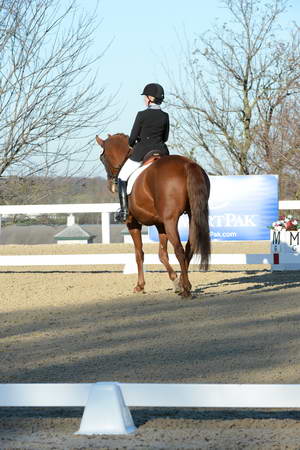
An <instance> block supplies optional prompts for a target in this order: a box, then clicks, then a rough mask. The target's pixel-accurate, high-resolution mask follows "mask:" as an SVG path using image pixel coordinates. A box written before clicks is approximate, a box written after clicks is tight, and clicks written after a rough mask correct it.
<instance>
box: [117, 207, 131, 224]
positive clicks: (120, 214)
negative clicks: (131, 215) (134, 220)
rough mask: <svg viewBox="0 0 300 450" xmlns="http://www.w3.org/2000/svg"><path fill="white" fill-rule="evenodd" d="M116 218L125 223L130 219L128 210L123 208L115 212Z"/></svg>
mask: <svg viewBox="0 0 300 450" xmlns="http://www.w3.org/2000/svg"><path fill="white" fill-rule="evenodd" d="M114 219H115V221H116V222H118V223H125V222H126V220H127V219H128V211H127V210H124V209H122V208H120V209H118V211H116V212H115V215H114Z"/></svg>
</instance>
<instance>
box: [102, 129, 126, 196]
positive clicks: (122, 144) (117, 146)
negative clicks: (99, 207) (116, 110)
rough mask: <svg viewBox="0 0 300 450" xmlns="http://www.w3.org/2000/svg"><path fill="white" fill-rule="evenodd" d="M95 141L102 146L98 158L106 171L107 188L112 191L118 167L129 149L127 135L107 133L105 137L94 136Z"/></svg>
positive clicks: (122, 162) (124, 159) (121, 164)
mask: <svg viewBox="0 0 300 450" xmlns="http://www.w3.org/2000/svg"><path fill="white" fill-rule="evenodd" d="M96 141H97V143H98V144H99V145H100V147H102V152H101V154H100V160H101V162H102V164H103V165H104V167H105V170H106V173H107V180H108V189H109V190H110V191H111V192H113V193H114V192H115V191H116V181H117V177H118V174H119V172H120V169H121V167H122V166H123V164H124V162H125V161H126V159H127V158H128V156H129V154H130V151H131V149H130V147H129V145H128V136H127V135H126V134H123V133H117V134H113V135H110V134H109V135H108V138H107V139H101V138H100V137H99V136H96Z"/></svg>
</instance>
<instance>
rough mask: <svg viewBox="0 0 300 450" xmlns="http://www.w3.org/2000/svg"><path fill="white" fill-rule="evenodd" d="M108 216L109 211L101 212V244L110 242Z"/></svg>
mask: <svg viewBox="0 0 300 450" xmlns="http://www.w3.org/2000/svg"><path fill="white" fill-rule="evenodd" d="M109 219H110V216H109V212H102V213H101V229H102V244H110V220H109Z"/></svg>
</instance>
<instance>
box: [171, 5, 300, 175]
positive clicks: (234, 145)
mask: <svg viewBox="0 0 300 450" xmlns="http://www.w3.org/2000/svg"><path fill="white" fill-rule="evenodd" d="M221 4H222V5H223V6H224V7H225V9H226V11H227V13H228V14H229V17H230V18H231V20H230V22H228V23H224V24H223V25H222V26H220V25H215V26H214V28H213V29H212V31H209V32H207V33H204V34H202V35H200V36H197V37H196V39H195V40H194V42H192V43H191V42H190V41H189V40H188V39H186V40H185V43H184V46H183V60H182V61H181V62H180V66H181V69H180V71H179V75H178V77H177V78H176V79H175V77H174V70H173V71H172V73H170V71H169V70H168V69H167V70H168V73H169V78H170V83H171V86H172V87H171V94H172V100H171V102H170V103H171V107H173V115H174V117H175V127H174V129H173V130H174V135H175V136H174V141H175V145H176V146H177V147H178V148H179V150H181V151H184V150H185V149H187V148H191V149H192V156H194V157H198V158H200V159H201V160H202V161H203V160H204V161H205V164H207V165H208V167H209V169H210V171H211V172H212V173H214V174H220V175H224V174H230V173H235V174H250V173H252V174H253V173H259V172H261V171H262V170H264V171H267V172H270V171H273V170H274V168H275V166H274V164H271V161H273V162H274V161H275V160H277V158H278V152H282V151H283V152H286V151H287V149H285V150H283V148H282V147H281V149H280V148H279V147H278V146H277V147H276V151H275V147H274V145H273V146H271V145H270V143H271V141H272V139H273V138H274V136H275V135H274V133H275V130H276V129H277V127H278V125H279V121H278V119H279V117H280V112H281V111H282V110H283V109H285V110H286V111H287V109H288V106H291V105H292V103H291V102H292V99H293V101H296V100H295V99H297V98H299V89H300V46H299V36H300V33H299V28H298V27H297V26H296V25H295V26H294V27H293V32H292V33H291V35H289V37H288V38H285V39H284V40H283V39H281V40H280V39H279V36H280V27H279V19H280V16H281V15H282V14H283V13H284V12H285V11H286V8H287V2H286V1H285V0H272V2H269V3H266V4H262V2H260V1H259V0H222V1H221ZM282 35H284V34H282ZM286 125H287V123H286ZM282 136H283V134H282ZM276 152H277V153H276ZM282 157H283V159H284V156H283V154H282Z"/></svg>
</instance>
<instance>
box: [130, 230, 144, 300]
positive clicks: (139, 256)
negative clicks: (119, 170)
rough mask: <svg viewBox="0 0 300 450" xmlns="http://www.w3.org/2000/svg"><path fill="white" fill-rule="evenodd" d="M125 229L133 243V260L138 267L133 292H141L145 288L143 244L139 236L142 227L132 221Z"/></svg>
mask: <svg viewBox="0 0 300 450" xmlns="http://www.w3.org/2000/svg"><path fill="white" fill-rule="evenodd" d="M127 228H128V230H129V233H130V235H131V237H132V240H133V243H134V250H135V259H136V264H137V267H138V282H137V285H136V286H135V288H134V292H143V291H144V286H145V278H144V268H143V263H144V252H143V242H142V235H141V229H142V225H141V224H139V223H138V222H136V221H134V222H131V223H128V224H127Z"/></svg>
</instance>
